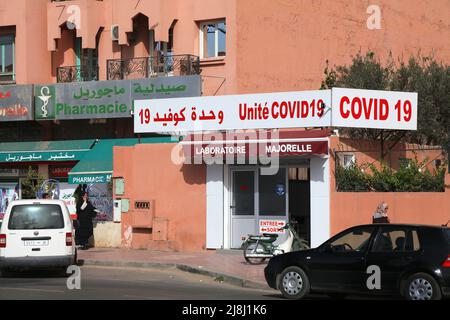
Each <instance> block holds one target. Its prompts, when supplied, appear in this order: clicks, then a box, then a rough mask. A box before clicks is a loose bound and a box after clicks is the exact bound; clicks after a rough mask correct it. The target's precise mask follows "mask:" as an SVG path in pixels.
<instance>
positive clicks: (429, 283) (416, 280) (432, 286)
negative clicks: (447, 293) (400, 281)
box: [402, 273, 442, 300]
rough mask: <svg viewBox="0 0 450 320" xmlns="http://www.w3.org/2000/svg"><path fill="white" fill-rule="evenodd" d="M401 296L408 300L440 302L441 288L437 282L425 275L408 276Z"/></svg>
mask: <svg viewBox="0 0 450 320" xmlns="http://www.w3.org/2000/svg"><path fill="white" fill-rule="evenodd" d="M402 293H403V296H404V297H405V298H406V299H408V300H441V299H442V293H441V288H440V287H439V284H438V283H437V281H436V280H435V279H434V278H433V277H432V276H430V275H429V274H427V273H416V274H413V275H412V276H410V277H409V278H408V279H407V280H406V282H405V284H404V286H403V292H402Z"/></svg>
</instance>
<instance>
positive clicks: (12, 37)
mask: <svg viewBox="0 0 450 320" xmlns="http://www.w3.org/2000/svg"><path fill="white" fill-rule="evenodd" d="M373 5H375V9H374V7H373ZM447 7H448V1H447V0H425V1H419V0H414V1H406V0H398V1H388V0H379V1H377V2H376V3H369V2H368V1H357V0H339V1H325V0H318V1H307V0H291V1H286V0H283V1H270V0H261V1H243V0H164V1H163V0H140V1H139V0H103V1H98V0H69V1H51V0H33V1H29V0H16V1H10V2H7V1H1V2H0V53H1V56H0V58H1V59H0V64H1V65H0V91H1V92H2V94H3V93H5V96H6V94H7V93H8V92H10V93H11V92H13V89H11V88H12V87H17V86H22V85H25V86H26V85H28V86H31V87H30V88H28V89H26V88H25V87H24V88H23V90H31V91H30V92H32V94H31V96H30V99H29V100H27V101H28V102H26V101H22V100H21V103H22V104H23V105H24V106H25V107H27V108H28V109H27V110H28V114H27V116H26V117H23V118H21V119H19V116H18V115H17V114H15V115H14V117H10V118H8V117H6V116H4V117H3V118H2V112H0V156H2V155H4V158H1V157H0V169H1V170H0V185H1V184H2V183H3V185H4V186H7V187H5V189H8V188H9V189H8V190H9V191H11V190H13V191H14V190H15V189H14V185H15V184H19V189H21V188H22V187H21V186H20V183H21V182H20V181H21V179H23V178H24V176H23V175H24V172H25V171H26V169H27V168H28V167H30V166H31V167H33V168H34V169H36V170H37V171H38V172H39V174H41V175H42V176H43V177H44V178H61V179H60V180H61V182H62V183H68V184H71V183H69V182H72V184H74V185H75V186H76V182H77V181H78V182H80V183H81V182H83V181H88V182H94V183H92V184H93V185H96V184H100V185H103V187H102V188H103V189H102V190H109V191H108V192H109V193H108V195H107V196H106V197H107V198H109V202H110V203H112V201H113V198H114V199H116V200H118V199H120V200H121V199H123V198H126V199H128V200H129V203H128V204H129V206H130V210H131V211H134V210H135V209H136V208H134V206H135V205H136V203H137V204H138V206H140V205H141V204H142V203H141V202H142V200H147V199H150V200H149V201H152V200H155V201H156V202H155V203H156V204H155V207H154V208H153V207H152V208H151V209H150V210H154V211H152V212H153V213H152V215H150V216H151V217H154V218H155V219H153V218H151V217H149V216H146V215H145V214H144V213H142V212H141V211H139V210H141V209H136V210H137V213H136V212H135V213H133V215H131V214H130V215H128V216H127V215H126V214H124V215H122V218H123V220H122V222H120V223H119V221H115V222H114V218H113V217H112V211H113V209H112V204H111V208H109V210H110V211H111V216H110V219H109V220H108V221H105V222H104V223H99V224H98V225H97V227H96V235H95V236H96V243H97V244H98V245H101V246H120V245H126V246H131V247H133V246H135V247H148V248H159V249H167V250H180V251H183V250H187V251H198V250H203V249H206V248H218V247H221V246H222V247H226V248H229V247H235V245H232V244H231V241H232V240H231V236H230V238H229V239H228V240H227V239H225V240H222V242H220V241H218V240H217V239H215V240H214V239H213V240H207V239H208V237H209V236H210V235H211V231H209V232H208V231H207V230H208V226H209V225H210V224H211V223H214V221H215V220H208V219H207V217H208V214H209V213H208V212H213V211H208V210H209V209H208V208H211V205H212V204H213V201H215V200H214V199H216V200H217V198H215V197H219V198H220V190H219V189H220V187H219V186H217V185H214V184H210V185H209V186H208V181H209V180H208V179H210V180H211V179H212V180H211V181H214V179H215V178H214V177H216V176H215V175H219V176H220V175H222V179H223V177H224V176H223V175H225V174H229V173H230V172H228V171H227V172H228V173H225V171H224V170H223V168H222V169H219V168H211V167H210V168H207V166H199V167H192V168H188V169H186V170H187V171H184V170H185V169H183V168H185V167H184V166H180V167H178V166H173V165H172V163H170V162H169V161H170V160H169V158H168V156H169V155H170V151H171V147H169V144H167V145H166V144H161V145H160V144H159V143H160V142H161V140H147V141H148V142H147V143H148V144H150V143H152V145H151V146H150V145H141V144H140V143H139V142H140V141H141V140H138V139H139V138H148V139H151V138H155V137H154V135H152V134H150V135H143V136H142V137H141V136H138V135H136V134H134V131H133V122H132V116H131V109H132V104H133V101H134V98H133V97H132V96H130V98H127V100H126V101H122V102H123V103H122V102H119V103H117V101H115V100H114V101H112V102H111V101H109V100H105V101H106V102H101V103H99V104H98V109H99V110H101V106H103V107H105V106H107V108H109V106H110V105H114V106H115V107H114V106H113V108H115V111H114V112H112V113H111V114H108V112H105V113H103V114H100V113H101V112H97V113H96V114H95V115H91V114H83V115H81V114H79V109H78V108H75V107H78V104H76V103H75V102H76V101H75V100H79V99H75V98H74V97H79V98H80V99H81V100H82V99H84V98H83V96H84V93H85V92H88V91H96V92H97V93H98V92H99V90H102V92H105V91H104V88H107V89H111V88H112V89H114V88H115V89H116V90H115V94H118V95H120V93H121V91H120V89H118V88H117V87H114V85H116V84H119V83H120V84H123V86H124V88H128V89H127V90H133V88H134V89H135V90H136V88H137V87H139V88H141V84H142V83H143V82H136V81H140V80H142V79H144V80H143V81H144V82H145V81H147V83H146V87H147V88H149V87H150V86H151V88H152V91H153V85H154V86H156V87H157V88H161V92H163V89H164V88H166V90H167V91H166V93H165V94H164V95H163V96H158V98H165V97H172V92H170V90H169V89H168V88H174V87H175V86H177V87H178V86H180V85H181V86H185V85H187V84H189V85H192V87H193V88H194V89H193V90H192V91H191V92H189V93H187V92H183V93H182V94H186V95H184V96H188V95H189V96H197V95H204V96H213V95H228V94H241V93H263V92H282V91H301V90H311V89H318V88H319V87H320V84H321V81H322V79H323V71H324V69H325V67H326V66H327V61H328V63H329V65H330V66H334V65H343V64H349V63H350V62H351V60H352V57H354V56H355V55H356V54H357V53H359V52H360V53H362V54H364V53H365V52H367V51H369V50H370V51H373V52H375V54H376V56H377V57H379V58H380V60H381V61H383V62H386V61H388V59H389V57H390V56H391V57H392V59H393V61H394V62H396V63H397V62H398V61H401V60H407V59H408V58H409V57H410V56H412V55H417V54H419V53H420V54H422V55H433V56H434V57H435V58H436V59H437V60H438V61H443V62H445V63H449V61H450V42H448V41H444V40H443V39H449V38H450V26H449V21H450V13H449V10H443V9H442V8H447ZM188 77H194V79H199V80H188ZM195 77H197V78H195ZM191 79H192V78H191ZM110 81H124V82H110ZM190 81H193V82H190ZM196 81H198V83H197V82H196ZM174 83H176V85H174ZM136 85H138V86H136ZM53 87H54V88H55V90H56V91H55V92H56V93H54V92H53V91H52V90H53V89H52V88H53ZM47 88H48V91H46V90H47ZM63 88H64V89H63ZM21 90H22V89H21ZM174 91H175V90H174ZM52 95H56V98H55V99H56V100H55V101H54V108H55V112H58V110H59V111H61V112H63V113H64V114H62V115H60V116H59V117H58V116H55V117H54V118H52V119H47V118H45V117H46V116H47V115H46V114H45V115H44V116H43V115H42V114H40V112H41V111H40V110H41V109H42V108H44V104H45V105H47V104H46V102H44V100H45V99H48V98H46V97H50V96H52ZM58 95H60V97H58ZM88 96H89V94H87V95H86V97H88ZM100 96H101V95H100ZM181 96H183V95H181ZM39 97H41V98H39ZM61 97H64V99H63V98H61ZM71 97H72V98H73V99H72V98H71ZM94 97H95V94H94ZM100 98H105V97H100ZM100 98H99V99H100ZM43 99H44V100H43ZM58 99H59V100H58ZM74 99H75V100H74ZM90 99H91V100H92V99H97V98H90ZM105 99H106V98H105ZM0 100H2V99H0ZM14 101H16V100H14ZM45 101H47V100H45ZM74 101H75V102H74ZM101 101H103V100H101ZM1 102H2V101H0V111H1V110H2V108H3V109H4V110H7V109H8V108H10V107H11V106H15V105H17V102H11V103H10V104H8V105H2V104H1ZM27 103H28V104H27ZM110 103H111V104H110ZM123 105H124V106H125V107H126V109H124V110H125V112H122V114H120V112H119V111H120V110H119V111H118V110H117V109H121V108H122V106H123ZM117 106H118V107H117ZM125 107H124V108H125ZM44 109H45V108H44ZM88 109H89V110H90V111H92V110H94V109H95V110H97V108H94V107H89V105H88V106H87V107H86V109H85V111H86V110H88ZM8 110H12V109H8ZM14 110H16V109H14ZM66 110H68V111H67V112H69V113H70V114H69V115H67V114H66V113H65V112H66ZM111 110H112V109H111ZM8 112H9V111H8ZM86 112H87V111H86ZM92 112H93V111H92ZM81 113H82V112H81ZM4 114H6V111H5V112H4ZM43 117H44V118H43ZM124 139H126V141H125V140H124ZM133 139H134V140H133ZM327 139H328V141H329V148H330V149H329V150H332V149H331V148H332V147H333V148H334V147H335V148H340V147H341V146H342V145H343V144H344V145H345V147H344V149H343V150H342V151H345V152H350V151H351V149H352V148H354V149H355V150H360V149H361V148H360V146H359V145H354V144H353V143H347V142H345V141H343V142H342V143H340V144H336V145H334V142H333V141H334V140H333V139H334V138H328V137H327ZM81 140H83V142H82V143H81V142H79V141H81ZM99 140H100V141H99ZM102 140H104V141H102ZM118 140H121V141H120V142H119V141H118ZM38 141H45V142H46V143H44V144H42V145H39V147H38V146H37V145H36V144H33V143H34V142H38ZM64 141H71V142H70V143H67V145H73V146H77V148H78V149H75V150H76V152H78V153H79V154H80V156H78V153H77V156H76V157H75V156H74V157H75V158H72V159H70V161H67V160H68V159H65V161H62V159H60V160H61V161H57V163H53V162H51V161H50V160H49V161H38V160H34V159H38V155H40V154H41V153H42V154H44V153H45V152H47V151H52V152H53V151H55V152H59V151H60V149H59V148H60V147H61V145H62V144H63V142H64ZM151 141H155V143H157V144H153V142H151ZM47 142H48V143H47ZM51 142H57V143H56V144H52V143H51ZM164 142H168V141H164ZM24 143H28V144H24ZM43 146H44V147H43ZM50 146H53V149H48V148H50ZM118 146H119V147H118ZM116 147H117V148H116ZM28 148H36V149H32V150H29V149H28ZM37 148H41V149H37ZM46 148H47V149H46ZM96 148H97V149H96ZM127 148H128V149H127ZM95 150H98V151H95ZM101 150H103V151H104V150H107V151H108V153H107V154H108V156H107V158H108V160H109V164H108V165H107V168H105V167H102V164H101V163H100V161H97V160H98V159H97V157H96V155H95V154H94V155H93V156H92V157H91V160H90V161H93V162H91V164H92V165H91V169H90V170H87V169H86V168H88V167H89V163H85V164H83V163H82V162H83V161H82V160H83V157H82V156H81V153H82V152H86V153H87V152H91V151H95V152H100V151H101ZM113 150H114V153H113ZM25 151H35V152H36V153H35V156H36V157H32V155H31V157H30V155H29V154H25V153H24V152H25ZM63 151H65V150H63ZM131 151H132V152H131ZM95 152H94V153H95ZM128 152H130V153H128ZM350 153H351V152H350ZM113 154H114V156H113ZM329 154H331V151H330V152H329ZM8 155H9V157H8ZM52 155H53V156H60V154H52ZM159 155H167V159H166V161H168V162H167V163H161V162H162V159H161V157H160V156H159ZM69 156H70V155H69ZM13 157H14V158H13ZM20 157H22V159H31V160H30V161H17V162H16V163H11V162H7V161H6V160H5V159H21V158H20ZM127 157H129V159H128V158H127ZM364 157H366V158H370V157H371V155H364V156H363V158H364ZM319 158H320V157H319ZM319 158H317V157H315V158H314V159H309V160H308V161H309V163H310V167H309V169H311V166H313V167H314V168H315V169H314V170H315V171H314V172H315V174H319V175H320V174H322V176H326V177H328V178H327V179H329V180H326V181H325V182H326V185H314V186H311V188H312V189H311V190H313V189H314V188H318V189H317V190H318V192H319V193H318V194H319V196H318V198H317V199H316V200H315V201H317V203H318V202H319V200H320V199H319V198H320V197H324V198H326V199H328V200H327V201H328V202H324V203H325V207H326V208H328V209H326V210H327V211H326V212H328V213H326V214H325V215H324V216H320V217H312V218H313V219H316V220H315V222H314V223H315V228H317V229H318V230H319V229H320V230H321V231H320V232H319V233H317V234H315V235H314V237H315V239H314V240H313V244H317V243H318V242H320V241H321V240H322V239H323V238H325V237H327V236H329V235H331V234H332V233H335V232H336V231H338V229H340V228H341V227H344V226H346V225H347V224H349V223H350V221H351V222H352V223H353V222H360V220H358V219H353V218H352V219H349V220H346V221H348V223H347V222H343V221H344V220H342V219H340V218H338V217H340V215H341V213H342V212H343V211H348V212H354V213H355V212H356V211H357V210H359V209H360V208H359V207H358V208H354V207H352V208H349V205H350V202H348V201H347V200H346V198H345V196H344V195H340V194H338V195H335V194H334V191H333V190H334V184H333V180H332V179H333V178H332V174H331V172H332V169H333V163H334V162H332V159H329V160H327V161H325V162H324V163H322V162H320V161H322V160H319ZM2 159H3V160H2ZM49 159H50V157H49ZM54 159H56V158H54ZM149 159H151V161H150V160H149ZM52 161H53V160H52ZM95 161H97V162H96V163H95V165H94V162H95ZM149 161H150V162H152V163H154V164H155V165H154V166H152V168H151V169H148V170H147V171H145V172H146V174H150V173H152V174H151V175H149V176H148V179H150V180H151V177H153V176H154V177H158V179H159V180H161V179H162V178H163V176H161V175H162V173H163V172H161V171H160V170H159V169H158V167H159V166H163V167H165V168H167V172H166V173H167V181H166V182H164V184H163V185H162V186H161V185H153V184H150V185H149V184H148V183H146V181H145V182H144V181H139V176H140V173H139V171H141V170H146V169H145V168H146V166H148V165H149V163H150V162H149ZM392 161H393V166H394V167H395V166H396V162H397V161H398V159H392ZM130 163H133V167H130ZM97 165H98V166H97ZM303 165H306V164H305V163H303ZM300 167H301V166H300ZM133 168H134V169H133ZM319 168H322V169H320V170H319ZM133 170H134V171H133ZM136 170H137V171H136ZM321 170H324V171H323V172H322V171H321ZM235 171H239V170H235ZM61 172H62V173H61ZM233 172H234V171H233ZM56 173H57V174H56ZM71 173H73V175H72V176H71ZM83 174H84V175H85V176H84V177H82V178H80V179H81V180H80V179H79V180H74V179H73V176H81V175H83ZM58 175H62V176H59V177H58ZM111 178H113V179H111ZM114 178H123V179H124V184H125V191H124V193H122V194H120V195H115V194H114V192H113V191H114V190H113V191H111V185H110V184H111V180H114ZM216 178H217V177H216ZM158 179H154V180H158ZM325 182H324V183H325ZM127 186H128V187H127ZM171 186H174V187H173V193H172V195H171V196H170V197H169V196H168V195H167V194H162V193H161V192H162V191H161V190H162V189H161V188H163V187H164V188H166V187H167V188H170V187H171ZM222 187H223V185H222ZM11 188H12V189H11ZM114 188H115V187H114ZM127 188H128V189H127ZM130 188H131V189H130ZM295 188H299V190H300V189H301V187H300V186H299V185H297V186H295ZM208 190H210V191H208ZM11 192H12V191H11ZM105 192H106V191H105ZM299 192H300V191H299ZM19 193H20V192H19ZM176 194H179V195H183V196H179V197H180V200H179V201H178V202H174V201H175V200H173V197H174V195H175V197H176ZM292 196H294V194H292ZM443 196H445V199H447V200H445V201H448V191H447V192H445V193H442V194H441V195H437V196H436V197H438V198H436V199H441V198H440V197H443ZM370 197H374V196H373V195H370ZM424 197H425V198H426V196H424ZM341 198H343V199H344V198H345V199H344V201H345V203H346V205H342V206H341V207H339V206H337V205H335V204H333V206H331V205H330V201H332V202H333V203H334V202H335V201H334V200H333V199H338V200H339V199H341ZM375 198H376V197H375ZM375 198H374V199H375ZM189 199H196V200H195V201H196V202H197V203H198V205H197V207H195V208H185V204H186V203H187V202H189ZM211 199H213V200H211ZM220 199H222V200H223V198H220ZM330 199H331V200H330ZM405 199H406V200H405V201H409V200H408V199H409V198H407V197H406V198H405ZM311 200H312V199H311ZM339 201H340V200H339ZM339 201H338V202H339ZM361 201H362V202H364V200H361ZM373 201H378V198H376V199H375V200H373ZM143 202H144V207H146V204H145V202H146V201H143ZM356 203H359V202H356ZM445 203H447V202H445ZM223 205H224V204H223V203H222V206H223ZM372 205H373V203H372V202H371V204H370V206H372ZM398 205H399V206H401V203H399V204H398ZM416 207H417V206H416ZM183 209H185V210H186V213H185V215H186V218H185V219H184V220H183V219H182V218H181V217H182V216H180V215H179V213H178V212H179V211H180V210H183ZM352 210H353V211H352ZM365 210H368V208H365ZM414 212H416V211H414ZM216 213H217V212H216ZM216 213H214V214H216ZM224 214H228V213H223V212H222V217H224ZM355 215H356V213H355V214H354V215H352V217H354V216H355ZM214 217H216V218H217V219H219V218H220V217H219V218H218V216H214ZM440 218H441V216H440V215H439V216H436V217H435V219H434V220H433V222H434V221H438V220H439V219H440ZM133 219H134V220H133ZM223 219H228V218H226V217H225V218H223ZM413 220H414V219H413ZM170 221H172V222H170ZM211 221H213V222H211ZM224 221H225V220H224ZM321 221H324V222H323V223H324V227H323V228H322V229H321V227H320V222H321ZM361 221H362V220H361ZM415 221H416V220H415ZM417 221H418V220H417ZM226 223H229V224H231V223H232V221H231V220H230V221H228V222H226V221H225V224H226ZM154 224H155V225H154ZM129 227H131V229H130V228H129ZM133 228H134V229H135V230H134V231H135V232H134V231H133ZM180 228H181V229H180ZM150 229H151V230H152V231H151V232H152V235H150ZM158 231H159V232H158ZM153 232H154V234H155V235H156V239H159V240H155V241H166V242H151V241H153V240H152V239H153ZM226 232H228V231H227V230H226V229H225V227H223V228H222V233H226ZM133 233H135V234H134V236H133V237H131V238H134V239H135V240H136V239H140V240H136V241H137V242H135V244H133V243H132V242H130V241H129V239H131V238H130V234H133ZM158 234H159V235H158ZM158 237H160V238H158ZM222 238H223V237H222ZM163 239H164V240H163ZM185 240H186V241H185ZM216 240H217V241H216ZM209 241H212V242H209ZM208 243H214V245H209V244H208Z"/></svg>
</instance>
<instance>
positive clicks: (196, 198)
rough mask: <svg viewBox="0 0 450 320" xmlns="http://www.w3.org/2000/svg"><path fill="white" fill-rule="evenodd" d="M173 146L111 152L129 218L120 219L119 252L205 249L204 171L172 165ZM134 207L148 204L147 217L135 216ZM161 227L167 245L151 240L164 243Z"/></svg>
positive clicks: (144, 146) (126, 216)
mask: <svg viewBox="0 0 450 320" xmlns="http://www.w3.org/2000/svg"><path fill="white" fill-rule="evenodd" d="M175 146H176V144H173V143H163V144H141V145H136V146H134V147H115V148H114V173H113V177H114V178H117V177H123V178H124V181H125V194H124V195H122V196H120V197H121V198H127V199H130V212H128V213H123V214H122V246H123V247H130V248H145V249H157V250H175V251H192V252H194V251H202V250H204V249H205V245H206V243H205V241H206V167H205V166H200V165H196V166H190V165H176V164H173V162H172V161H171V154H172V150H173V148H174V147H175ZM117 197H118V196H115V198H117ZM135 201H152V202H151V203H152V205H154V207H153V208H152V209H151V210H149V211H147V212H145V211H142V210H138V209H136V208H134V202H135ZM166 223H167V226H168V228H167V240H155V239H156V238H158V237H159V236H161V237H162V238H164V237H165V232H166V230H165V228H166V226H165V224H166ZM133 226H134V228H133ZM150 228H152V232H151V233H150ZM158 231H160V232H159V233H158Z"/></svg>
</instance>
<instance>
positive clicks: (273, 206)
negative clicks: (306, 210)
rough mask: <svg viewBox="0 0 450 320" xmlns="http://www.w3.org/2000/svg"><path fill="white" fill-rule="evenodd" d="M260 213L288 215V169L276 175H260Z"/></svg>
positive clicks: (281, 170) (281, 169) (261, 214)
mask: <svg viewBox="0 0 450 320" xmlns="http://www.w3.org/2000/svg"><path fill="white" fill-rule="evenodd" d="M259 215H260V216H285V215H286V169H284V168H280V169H279V170H278V173H277V174H275V175H261V174H260V175H259Z"/></svg>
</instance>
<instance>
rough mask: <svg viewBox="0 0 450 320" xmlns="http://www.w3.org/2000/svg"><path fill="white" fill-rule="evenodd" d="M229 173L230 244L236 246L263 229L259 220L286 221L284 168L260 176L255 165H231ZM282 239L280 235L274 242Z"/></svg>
mask: <svg viewBox="0 0 450 320" xmlns="http://www.w3.org/2000/svg"><path fill="white" fill-rule="evenodd" d="M230 173H231V194H230V200H231V202H230V204H231V205H230V209H231V247H232V248H239V247H240V246H241V244H242V242H243V240H242V239H243V237H247V236H248V235H249V234H259V233H262V232H264V230H260V222H261V221H263V222H267V221H285V222H287V221H288V179H287V170H286V168H280V169H279V170H278V173H277V174H275V175H261V174H260V170H259V169H258V168H257V167H254V168H233V169H231V172H230ZM260 231H262V232H260ZM285 238H286V235H285V234H280V236H279V239H278V240H277V242H276V243H279V242H281V241H283V240H284V239H285Z"/></svg>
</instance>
